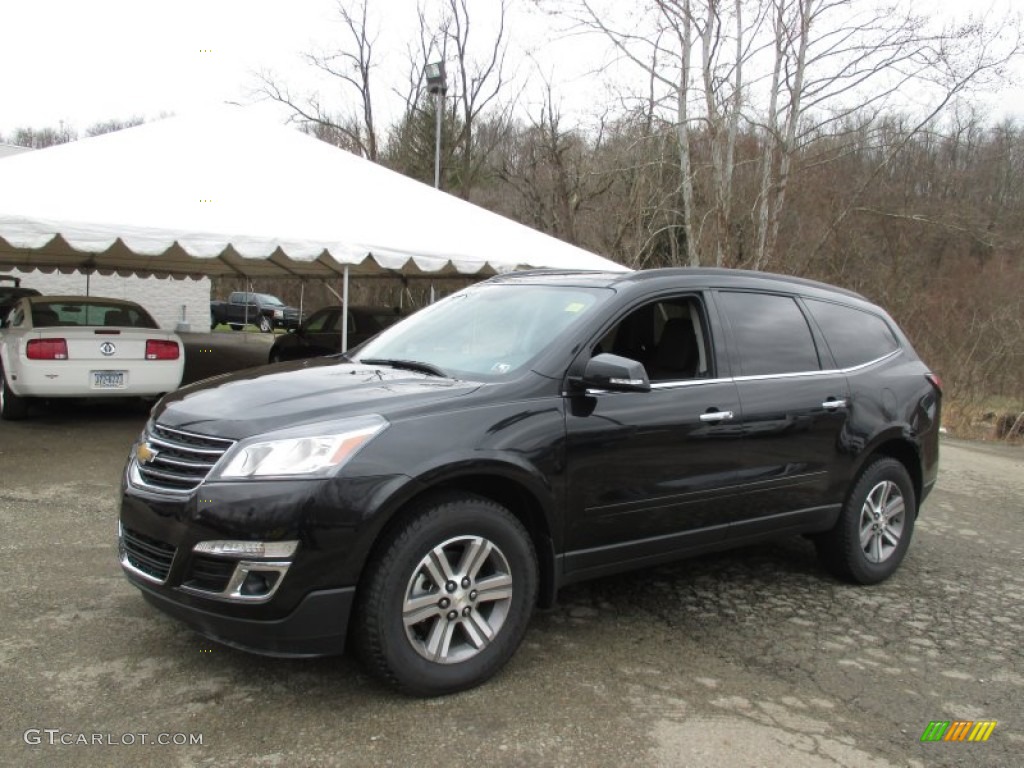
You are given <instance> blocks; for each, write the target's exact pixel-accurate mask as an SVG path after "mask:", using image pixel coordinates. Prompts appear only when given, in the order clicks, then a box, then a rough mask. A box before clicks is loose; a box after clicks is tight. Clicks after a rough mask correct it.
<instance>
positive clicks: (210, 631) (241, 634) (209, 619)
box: [131, 579, 356, 656]
mask: <svg viewBox="0 0 1024 768" xmlns="http://www.w3.org/2000/svg"><path fill="white" fill-rule="evenodd" d="M131 581H132V583H133V584H134V585H135V586H137V587H138V588H139V589H140V590H142V595H143V597H145V598H146V601H147V602H148V603H150V604H151V605H153V606H154V607H156V608H157V609H159V610H161V611H163V612H164V613H166V614H168V615H169V616H173V617H174V618H176V619H179V620H180V621H183V622H184V623H185V624H187V625H188V626H190V627H192V628H193V629H195V630H196V631H197V632H199V633H200V634H203V635H205V636H206V637H209V638H210V639H211V640H216V641H217V642H219V643H222V644H224V645H228V646H231V647H233V648H239V649H241V650H243V651H249V652H250V653H259V654H263V655H265V656H331V655H335V654H340V653H342V652H343V651H344V650H345V635H346V632H347V628H348V620H349V614H350V613H351V612H352V601H353V599H354V597H355V592H356V590H355V587H345V588H341V589H325V590H318V591H316V592H311V593H309V594H308V595H306V597H305V598H303V600H302V602H300V603H299V605H298V606H297V607H296V608H295V610H293V611H292V612H291V613H289V614H288V615H287V616H284V617H282V618H279V619H246V618H240V617H237V616H225V615H223V614H221V613H213V612H211V611H207V610H203V609H201V608H198V607H196V606H192V605H186V604H184V603H180V602H178V601H176V600H172V599H170V598H168V597H166V596H164V595H162V594H160V593H159V592H156V591H154V590H152V589H150V588H149V587H148V586H146V585H144V584H142V583H140V582H138V581H136V580H134V579H132V580H131Z"/></svg>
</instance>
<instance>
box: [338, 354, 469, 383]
mask: <svg viewBox="0 0 1024 768" xmlns="http://www.w3.org/2000/svg"><path fill="white" fill-rule="evenodd" d="M358 362H360V363H366V364H367V365H386V366H388V367H389V368H401V369H402V370H405V371H416V372H418V373H426V374H429V375H430V376H440V377H441V378H443V379H450V378H451V376H449V375H448V374H447V373H445V372H444V370H443V369H441V368H438V367H437V366H436V365H431V364H430V363H422V362H420V361H419V360H388V359H385V358H377V357H374V358H361V359H360V360H359V361H358Z"/></svg>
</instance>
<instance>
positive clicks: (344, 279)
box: [341, 264, 348, 352]
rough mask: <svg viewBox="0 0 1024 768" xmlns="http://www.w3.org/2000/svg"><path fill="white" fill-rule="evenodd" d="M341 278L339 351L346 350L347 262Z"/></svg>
mask: <svg viewBox="0 0 1024 768" xmlns="http://www.w3.org/2000/svg"><path fill="white" fill-rule="evenodd" d="M341 280H342V282H341V351H342V352H348V264H346V265H345V274H344V275H343V276H342V278H341Z"/></svg>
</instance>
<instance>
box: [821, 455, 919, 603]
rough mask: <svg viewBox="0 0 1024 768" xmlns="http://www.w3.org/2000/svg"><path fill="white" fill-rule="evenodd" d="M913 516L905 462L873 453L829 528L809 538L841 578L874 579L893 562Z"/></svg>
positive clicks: (911, 489) (896, 563)
mask: <svg viewBox="0 0 1024 768" xmlns="http://www.w3.org/2000/svg"><path fill="white" fill-rule="evenodd" d="M916 517H917V502H916V499H915V496H914V485H913V483H911V481H910V475H909V474H907V470H906V467H904V466H903V464H901V463H900V462H899V461H897V460H896V459H891V458H882V459H879V460H878V461H875V462H874V463H873V464H870V465H869V466H868V467H867V468H866V469H865V470H864V471H863V472H862V473H861V475H860V477H859V478H858V479H857V482H856V484H855V485H854V486H853V490H851V491H850V495H849V497H848V498H847V500H846V504H845V505H844V506H843V510H842V512H841V513H840V515H839V521H838V522H837V523H836V526H835V528H833V529H832V530H830V531H827V532H825V533H823V534H821V535H819V536H818V537H817V538H816V539H815V545H816V546H817V550H818V557H819V559H820V560H821V563H822V565H824V566H825V567H826V568H827V569H828V570H830V571H832V573H834V574H835V575H837V576H839V577H841V578H844V579H846V580H848V581H853V582H856V583H858V584H877V583H878V582H880V581H884V580H885V579H887V578H889V577H890V576H891V575H892V574H893V573H895V572H896V569H897V568H899V566H900V563H901V562H902V561H903V557H904V556H905V555H906V553H907V547H909V546H910V537H911V535H912V534H913V532H914V520H915V518H916Z"/></svg>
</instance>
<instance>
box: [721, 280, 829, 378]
mask: <svg viewBox="0 0 1024 768" xmlns="http://www.w3.org/2000/svg"><path fill="white" fill-rule="evenodd" d="M718 304H719V306H720V307H721V309H722V311H723V312H724V313H725V316H726V318H727V320H728V322H729V326H730V328H731V329H732V338H733V344H734V346H735V351H736V355H737V358H738V362H739V367H740V374H741V375H743V376H769V375H772V374H779V373H801V372H804V371H817V370H819V369H820V365H819V364H818V350H817V348H816V347H815V346H814V337H813V336H812V335H811V329H810V327H809V326H808V325H807V319H806V318H805V317H804V313H803V312H802V311H801V310H800V307H799V306H797V303H796V302H795V301H794V300H793V299H792V298H790V297H789V296H775V295H772V294H764V293H739V292H731V291H723V292H722V293H719V294H718Z"/></svg>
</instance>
